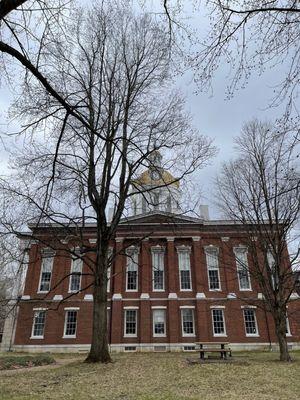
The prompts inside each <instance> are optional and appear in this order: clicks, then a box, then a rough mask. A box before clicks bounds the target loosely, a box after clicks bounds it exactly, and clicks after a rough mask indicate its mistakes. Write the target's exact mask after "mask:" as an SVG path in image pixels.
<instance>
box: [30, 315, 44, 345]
mask: <svg viewBox="0 0 300 400" xmlns="http://www.w3.org/2000/svg"><path fill="white" fill-rule="evenodd" d="M32 311H33V320H32V328H31V336H30V339H44V334H45V326H46V311H47V308H33V310H32ZM40 311H44V312H45V321H44V329H43V335H34V326H35V314H36V313H38V312H40Z"/></svg>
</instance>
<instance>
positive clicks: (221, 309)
mask: <svg viewBox="0 0 300 400" xmlns="http://www.w3.org/2000/svg"><path fill="white" fill-rule="evenodd" d="M224 309H225V307H223V306H219V307H218V306H212V307H211V321H212V328H213V336H214V337H227V331H226V320H225V313H224ZM215 310H218V311H221V312H222V319H223V325H224V333H215V325H214V315H213V313H214V311H215Z"/></svg>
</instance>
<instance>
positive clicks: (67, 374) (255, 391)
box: [0, 352, 300, 400]
mask: <svg viewBox="0 0 300 400" xmlns="http://www.w3.org/2000/svg"><path fill="white" fill-rule="evenodd" d="M233 355H234V359H235V360H236V363H233V364H220V363H218V364H204V365H203V364H202V365H199V364H197V365H188V364H187V362H186V358H195V357H196V356H197V355H196V354H194V353H188V354H187V353H184V354H183V353H178V354H177V353H155V354H154V353H150V354H145V353H144V354H143V353H132V354H114V361H115V362H114V363H112V364H107V365H89V364H82V360H83V359H84V357H83V356H82V355H80V356H79V357H80V359H75V358H74V359H73V360H69V361H71V363H70V364H68V365H63V366H60V367H58V368H51V367H48V366H47V367H43V369H36V370H34V369H31V370H30V369H27V370H22V371H21V370H19V371H6V372H5V373H3V372H0V399H1V400H8V399H9V400H20V399H22V400H37V399H43V400H46V399H63V400H67V399H72V400H86V399H110V400H179V399H180V400H181V399H182V400H196V399H197V400H198V399H199V400H221V399H226V400H227V399H228V400H229V399H230V400H256V399H259V400H267V399H268V400H281V399H282V400H289V399H291V400H296V399H300V353H299V352H293V353H292V355H293V359H294V362H293V363H290V364H283V363H280V362H278V361H277V358H278V354H277V353H255V352H251V353H237V352H236V353H234V354H233ZM71 357H73V355H72V356H71V355H70V358H71ZM54 358H56V359H57V360H58V361H60V360H63V359H65V356H64V357H61V356H60V355H54Z"/></svg>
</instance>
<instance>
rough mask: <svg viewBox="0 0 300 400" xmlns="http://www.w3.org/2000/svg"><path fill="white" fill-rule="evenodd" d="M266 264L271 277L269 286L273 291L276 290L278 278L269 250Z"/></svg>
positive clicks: (273, 259)
mask: <svg viewBox="0 0 300 400" xmlns="http://www.w3.org/2000/svg"><path fill="white" fill-rule="evenodd" d="M267 262H268V267H269V272H270V276H271V285H272V288H273V289H276V286H277V285H276V284H277V283H278V276H277V271H276V263H275V258H274V256H273V253H272V251H271V250H270V249H268V251H267Z"/></svg>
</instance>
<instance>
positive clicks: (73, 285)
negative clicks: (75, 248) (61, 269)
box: [69, 258, 83, 292]
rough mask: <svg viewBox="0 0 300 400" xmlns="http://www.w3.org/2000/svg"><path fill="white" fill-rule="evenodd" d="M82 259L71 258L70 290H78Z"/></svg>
mask: <svg viewBox="0 0 300 400" xmlns="http://www.w3.org/2000/svg"><path fill="white" fill-rule="evenodd" d="M82 263H83V261H82V259H81V258H76V259H75V258H73V259H72V264H71V274H72V275H71V276H70V289H69V290H70V292H78V291H79V290H80V283H81V274H82Z"/></svg>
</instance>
